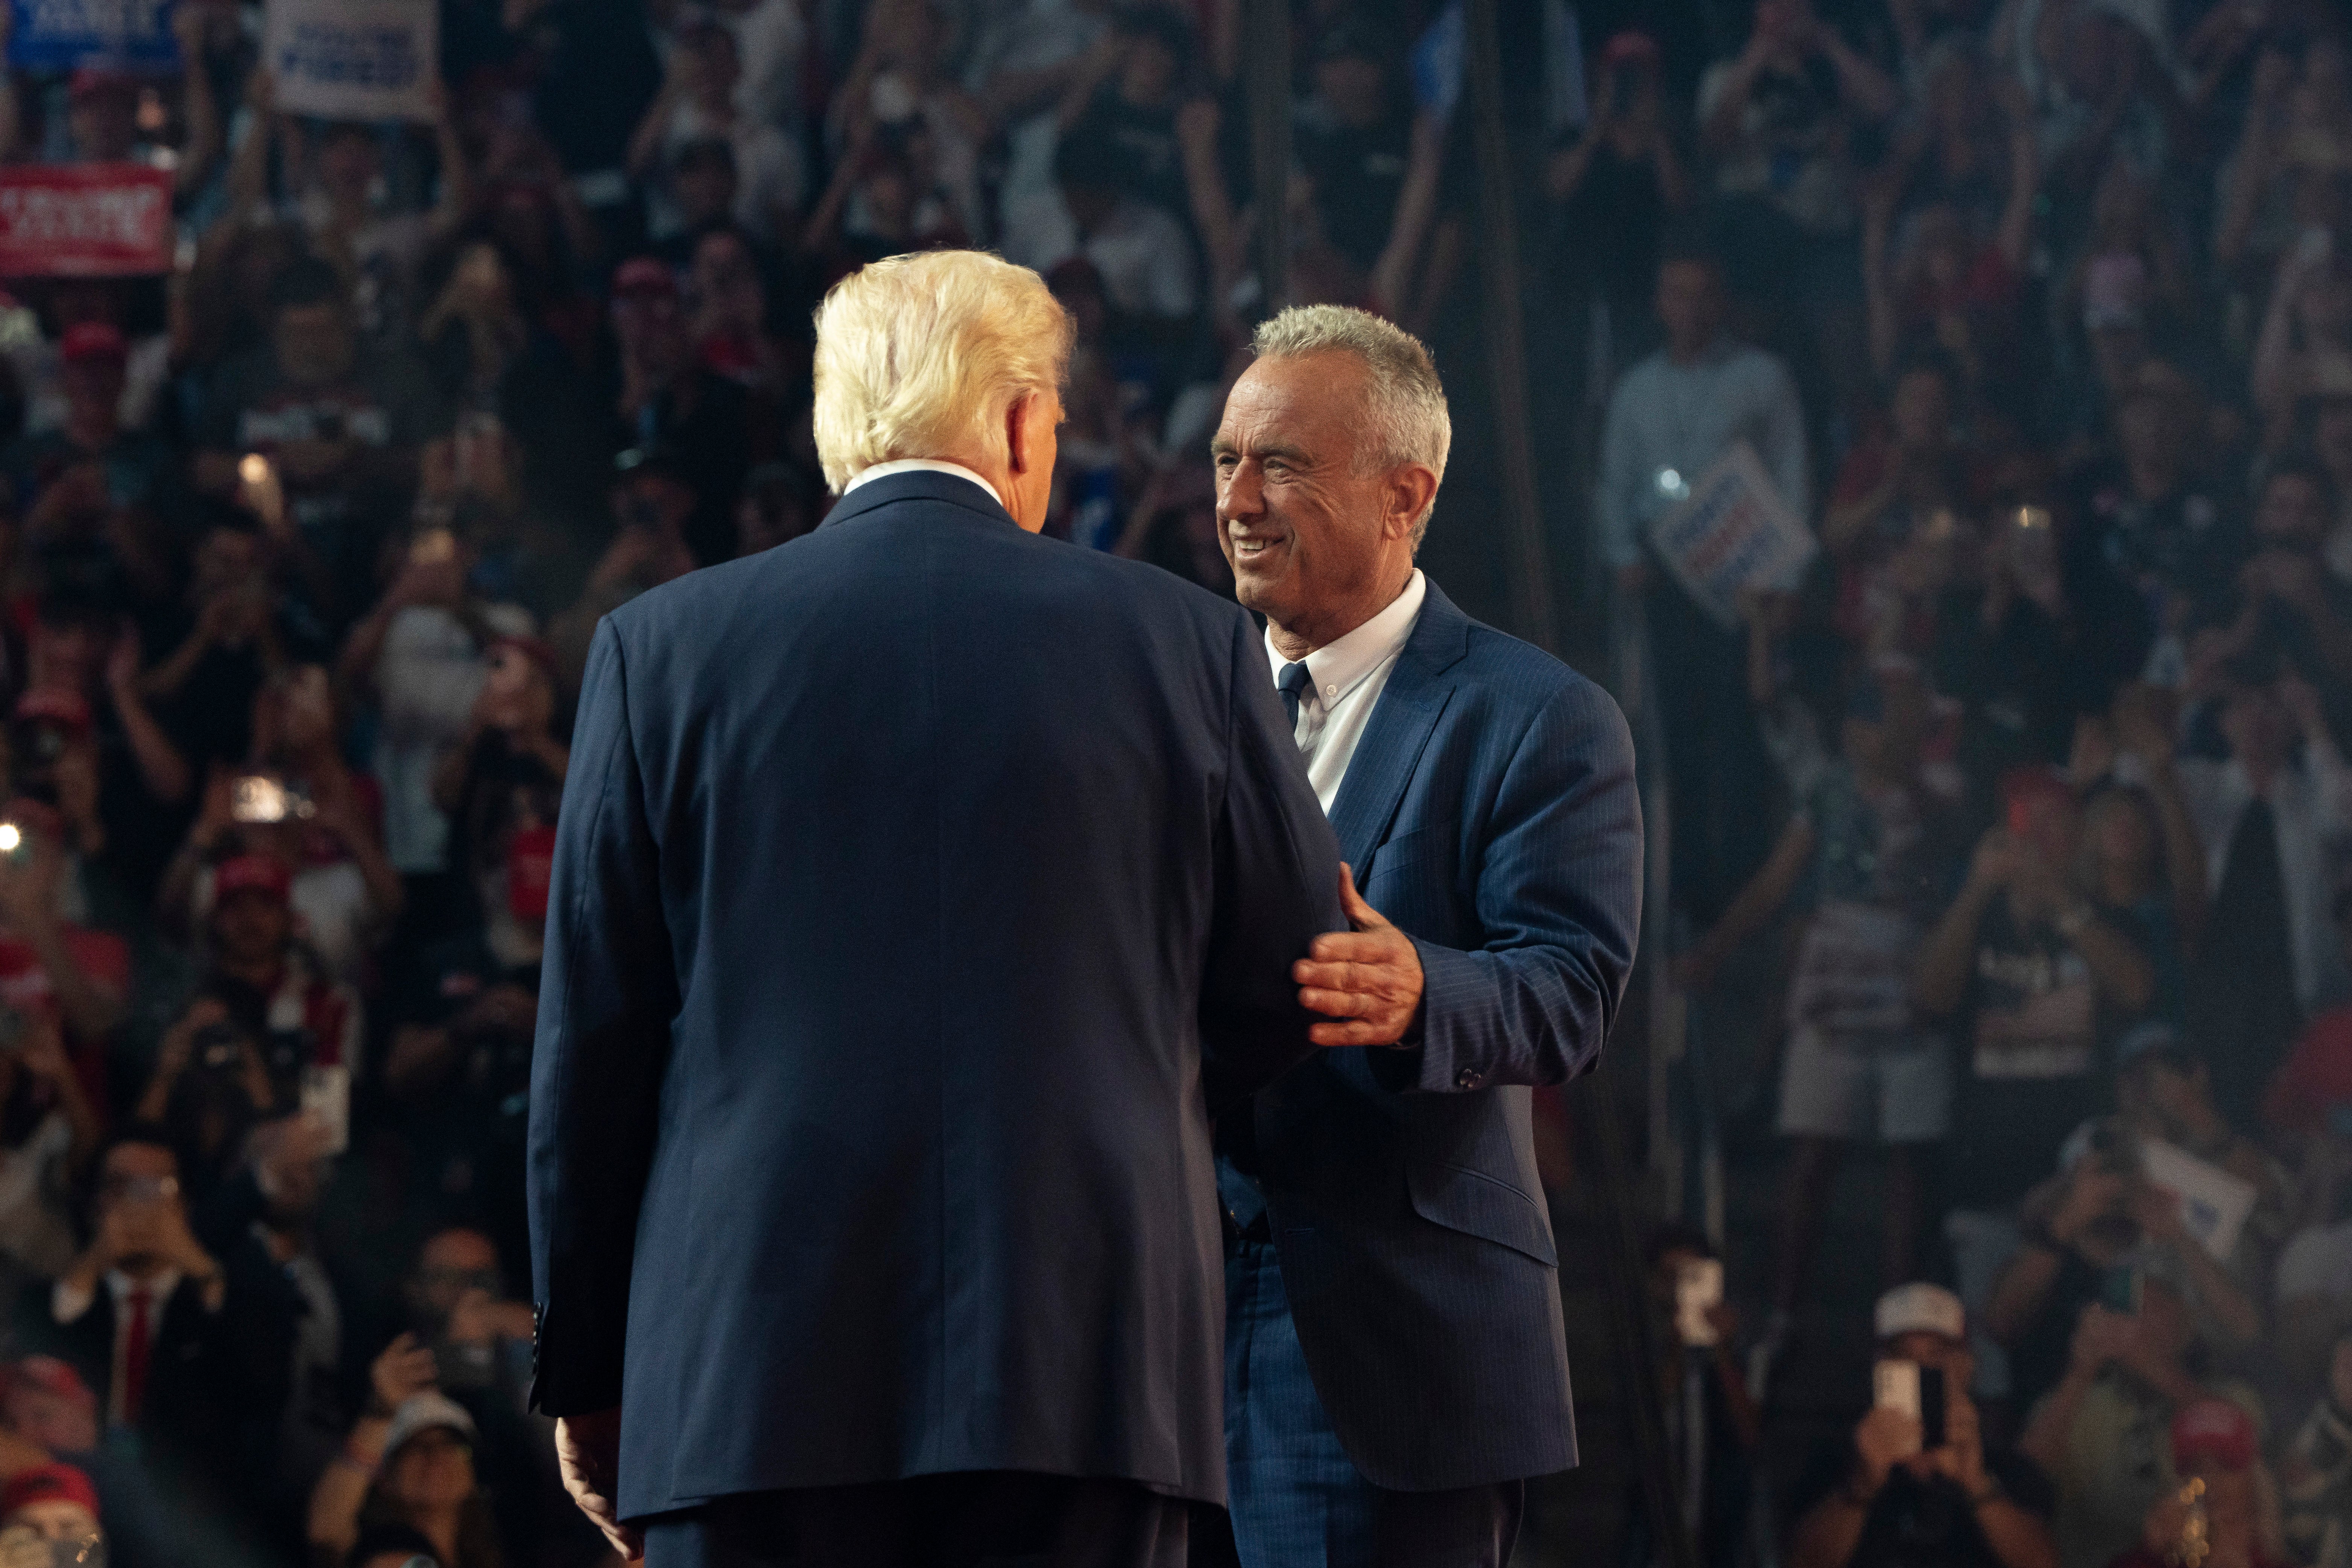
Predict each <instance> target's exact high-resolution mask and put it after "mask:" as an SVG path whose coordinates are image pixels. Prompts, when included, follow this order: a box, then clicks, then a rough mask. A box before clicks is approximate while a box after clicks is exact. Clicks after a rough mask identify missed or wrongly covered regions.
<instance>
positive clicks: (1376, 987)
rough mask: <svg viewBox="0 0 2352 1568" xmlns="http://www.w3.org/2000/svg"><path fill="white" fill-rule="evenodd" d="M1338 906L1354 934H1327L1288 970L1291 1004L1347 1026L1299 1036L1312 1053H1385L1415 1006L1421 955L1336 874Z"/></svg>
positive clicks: (1343, 871) (1343, 872) (1350, 876)
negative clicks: (1323, 1049)
mask: <svg viewBox="0 0 2352 1568" xmlns="http://www.w3.org/2000/svg"><path fill="white" fill-rule="evenodd" d="M1339 903H1340V907H1341V908H1343V909H1345V910H1347V911H1348V921H1349V924H1350V925H1352V926H1353V927H1354V928H1355V929H1354V930H1353V931H1327V932H1325V933H1324V934H1323V935H1321V936H1318V937H1317V938H1316V939H1315V945H1314V946H1312V947H1310V948H1308V949H1307V956H1306V957H1305V958H1302V959H1300V960H1299V961H1298V962H1297V963H1295V964H1293V965H1291V968H1290V977H1291V978H1292V979H1293V980H1296V981H1297V982H1298V1005H1300V1006H1302V1007H1304V1008H1306V1009H1307V1011H1308V1012H1310V1013H1321V1014H1323V1015H1325V1016H1328V1017H1332V1018H1341V1019H1345V1020H1347V1021H1346V1022H1344V1023H1339V1024H1318V1025H1316V1026H1314V1027H1313V1028H1311V1029H1309V1030H1307V1038H1309V1039H1311V1040H1313V1041H1314V1042H1315V1043H1316V1044H1317V1045H1318V1046H1392V1045H1395V1044H1396V1043H1397V1042H1398V1041H1399V1040H1401V1039H1402V1038H1403V1037H1404V1032H1405V1030H1406V1029H1407V1028H1409V1027H1411V1026H1412V1016H1413V1014H1414V1013H1416V1012H1417V1011H1419V1010H1420V1007H1421V986H1422V973H1421V953H1420V952H1419V951H1418V950H1416V949H1415V948H1414V947H1413V945H1412V938H1410V937H1408V936H1406V935H1405V934H1404V932H1402V931H1399V930H1397V928H1396V927H1395V926H1393V925H1391V924H1390V923H1389V921H1387V920H1386V919H1385V918H1384V917H1382V915H1381V912H1380V911H1379V910H1376V909H1374V908H1372V906H1371V905H1370V904H1368V903H1366V902H1364V900H1363V895H1362V894H1360V893H1359V892H1357V891H1356V878H1355V873H1354V872H1352V871H1350V870H1349V868H1348V867H1346V866H1345V865H1342V866H1341V867H1340V868H1339Z"/></svg>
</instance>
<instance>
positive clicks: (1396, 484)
mask: <svg viewBox="0 0 2352 1568" xmlns="http://www.w3.org/2000/svg"><path fill="white" fill-rule="evenodd" d="M1436 495H1437V476H1436V475H1435V474H1433V473H1432V472H1431V471H1430V470H1429V469H1427V468H1423V467H1422V466H1421V465H1420V464H1419V463H1407V464H1405V465H1403V466H1402V467H1401V468H1394V469H1391V471H1390V473H1389V516H1388V532H1389V533H1390V534H1391V536H1392V537H1394V538H1398V539H1403V538H1405V537H1407V536H1408V535H1410V534H1411V533H1412V525H1413V523H1414V522H1415V521H1418V520H1419V519H1420V517H1421V515H1422V514H1423V512H1425V511H1427V510H1429V503H1430V502H1431V501H1432V500H1434V499H1435V498H1436Z"/></svg>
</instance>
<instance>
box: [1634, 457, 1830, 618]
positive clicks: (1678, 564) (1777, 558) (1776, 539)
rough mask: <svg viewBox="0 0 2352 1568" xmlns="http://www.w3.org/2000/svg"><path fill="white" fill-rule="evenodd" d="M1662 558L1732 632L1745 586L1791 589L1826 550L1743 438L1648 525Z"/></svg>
mask: <svg viewBox="0 0 2352 1568" xmlns="http://www.w3.org/2000/svg"><path fill="white" fill-rule="evenodd" d="M1650 542H1651V543H1652V544H1654V545H1655V546H1657V551H1658V558H1659V559H1660V560H1662V561H1664V563H1666V569H1667V570H1668V571H1670V572H1672V573H1673V574H1675V581H1676V582H1678V583H1680V584H1682V585H1683V591H1684V592H1685V593H1687V594H1688V595H1690V596H1691V597H1692V598H1693V599H1694V600H1696V601H1697V603H1698V605H1699V607H1700V608H1701V609H1703V610H1705V611H1706V613H1707V614H1708V615H1710V616H1714V617H1715V618H1716V620H1717V621H1718V622H1720V623H1721V624H1722V625H1723V626H1724V627H1725V628H1726V629H1727V630H1728V629H1731V628H1734V627H1737V626H1738V625H1739V592H1740V590H1741V589H1743V588H1782V589H1786V588H1793V587H1795V586H1796V585H1797V583H1798V581H1799V579H1801V577H1802V576H1803V575H1804V571H1805V567H1806V566H1807V565H1808V564H1809V563H1811V561H1812V559H1813V555H1814V553H1815V552H1816V551H1817V550H1818V549H1819V548H1820V547H1819V546H1818V545H1816V544H1815V543H1814V542H1813V536H1812V532H1811V530H1809V529H1808V528H1806V527H1805V525H1804V523H1803V522H1802V521H1800V520H1799V518H1798V517H1797V514H1796V513H1794V512H1792V511H1790V510H1789V508H1788V505H1787V503H1786V502H1784V501H1782V500H1781V499H1780V491H1778V490H1777V489H1773V488H1772V476H1771V475H1769V474H1768V473H1766V472H1765V471H1764V464H1763V461H1762V459H1760V458H1758V457H1757V456H1756V450H1755V448H1754V447H1750V446H1748V443H1747V442H1745V441H1735V442H1733V443H1732V445H1731V447H1730V449H1729V450H1728V451H1727V452H1725V453H1724V454H1723V456H1722V457H1720V458H1717V459H1716V460H1715V462H1714V464H1713V466H1712V467H1710V468H1708V469H1707V470H1706V473H1704V474H1702V475H1700V476H1699V479H1698V482H1697V483H1696V484H1694V485H1692V486H1691V488H1690V493H1689V494H1688V495H1687V496H1686V497H1685V498H1684V500H1683V501H1682V504H1681V505H1679V506H1677V507H1675V509H1674V510H1672V511H1669V512H1667V513H1665V514H1664V515H1663V516H1661V517H1660V518H1659V519H1658V520H1657V521H1655V522H1654V523H1652V524H1651V525H1650Z"/></svg>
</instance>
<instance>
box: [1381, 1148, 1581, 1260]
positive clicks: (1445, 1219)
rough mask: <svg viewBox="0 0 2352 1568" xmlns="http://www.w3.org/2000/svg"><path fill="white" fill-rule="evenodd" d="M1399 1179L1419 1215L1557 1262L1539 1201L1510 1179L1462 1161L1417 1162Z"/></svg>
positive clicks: (1454, 1228) (1546, 1218) (1542, 1207)
mask: <svg viewBox="0 0 2352 1568" xmlns="http://www.w3.org/2000/svg"><path fill="white" fill-rule="evenodd" d="M1405 1182H1406V1185H1407V1187H1408V1188H1409V1189H1410V1190H1411V1192H1412V1207H1413V1212H1414V1213H1416V1214H1418V1215H1421V1217H1422V1218H1423V1219H1425V1220H1428V1221H1430V1222H1431V1223H1433V1224H1435V1225H1442V1226H1444V1227H1445V1228H1446V1229H1448V1230H1458V1231H1460V1232H1462V1233H1463V1234H1464V1235H1465V1236H1475V1237H1478V1238H1479V1239H1480V1240H1482V1241H1491V1242H1494V1243H1496V1245H1497V1246H1501V1247H1509V1248H1510V1249H1511V1250H1512V1251H1514V1252H1523V1253H1525V1254H1527V1255H1528V1257H1529V1258H1534V1259H1535V1260H1536V1261H1537V1262H1538V1263H1541V1264H1544V1265H1545V1266H1547V1267H1549V1268H1559V1247H1557V1246H1555V1245H1554V1243H1553V1241H1552V1234H1551V1216H1550V1215H1548V1214H1546V1213H1545V1212H1544V1206H1543V1205H1542V1203H1541V1202H1539V1201H1538V1200H1537V1199H1535V1198H1533V1197H1530V1196H1528V1194H1526V1193H1524V1192H1521V1191H1520V1190H1519V1189H1518V1188H1517V1186H1515V1185H1513V1184H1510V1183H1508V1182H1506V1181H1501V1180H1498V1179H1497V1178H1496V1177H1493V1176H1490V1175H1487V1174H1486V1173H1485V1172H1483V1171H1474V1170H1472V1169H1470V1168H1469V1167H1468V1166H1466V1165H1440V1164H1430V1165H1423V1164H1420V1163H1414V1164H1412V1165H1411V1166H1409V1167H1408V1168H1407V1171H1406V1176H1405Z"/></svg>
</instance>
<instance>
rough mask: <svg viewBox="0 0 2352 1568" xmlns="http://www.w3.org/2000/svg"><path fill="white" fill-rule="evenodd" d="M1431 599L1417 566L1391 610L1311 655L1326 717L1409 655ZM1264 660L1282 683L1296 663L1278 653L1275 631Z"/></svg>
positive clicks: (1310, 663)
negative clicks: (1404, 653)
mask: <svg viewBox="0 0 2352 1568" xmlns="http://www.w3.org/2000/svg"><path fill="white" fill-rule="evenodd" d="M1428 595H1429V579H1427V578H1426V577H1423V575H1422V574H1421V568H1420V567H1418V566H1416V567H1414V568H1413V569H1412V576H1410V577H1408V578H1406V579H1405V584H1404V591H1403V592H1402V593H1401V594H1399V595H1397V596H1396V597H1395V598H1393V599H1391V600H1390V601H1389V607H1388V608H1387V609H1385V610H1382V611H1381V613H1380V614H1379V615H1377V616H1373V617H1372V618H1371V619H1370V620H1369V621H1366V622H1365V623H1364V624H1363V625H1362V626H1358V627H1357V628H1356V629H1355V630H1353V631H1351V632H1349V633H1348V634H1347V635H1346V636H1345V637H1339V638H1337V639H1336V640H1334V641H1332V642H1329V643H1326V644H1325V645H1324V646H1323V647H1318V648H1317V649H1316V650H1315V651H1314V652H1313V653H1310V654H1308V655H1307V674H1309V675H1311V676H1313V677H1314V678H1315V699H1316V700H1317V701H1318V702H1320V703H1321V704H1322V705H1323V710H1324V711H1325V712H1327V713H1328V712H1329V711H1330V710H1331V705H1332V704H1333V703H1335V702H1337V701H1339V700H1340V699H1341V698H1343V697H1345V696H1347V695H1348V693H1349V692H1350V691H1353V690H1354V689H1356V688H1357V687H1358V686H1360V685H1361V684H1363V681H1364V678H1365V677H1367V676H1369V675H1370V674H1371V673H1372V671H1374V670H1376V669H1378V668H1380V667H1381V665H1383V664H1386V663H1387V662H1388V661H1389V660H1390V659H1391V658H1395V657H1396V656H1397V655H1398V654H1399V653H1401V652H1402V651H1403V650H1404V645H1405V642H1406V639H1408V638H1410V637H1412V623H1413V622H1414V621H1415V620H1416V619H1418V618H1419V617H1420V615H1421V604H1422V601H1423V599H1424V598H1426V597H1428ZM1265 656H1266V658H1267V659H1268V661H1269V662H1271V663H1272V665H1273V667H1274V675H1275V679H1276V680H1280V679H1282V670H1283V667H1284V666H1285V665H1286V664H1289V663H1290V662H1291V660H1289V659H1286V658H1283V657H1282V655H1281V654H1280V653H1279V652H1277V651H1276V648H1275V646H1274V629H1273V628H1272V627H1271V626H1269V627H1267V628H1266V634H1265Z"/></svg>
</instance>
